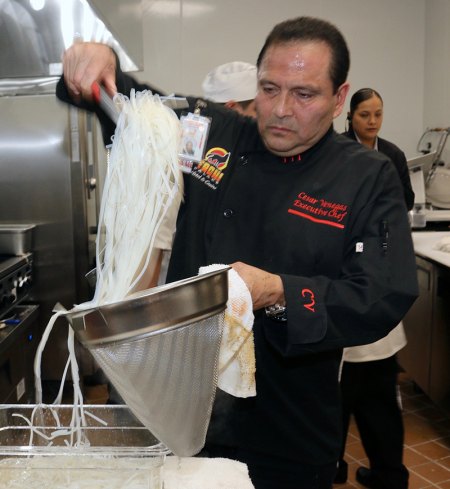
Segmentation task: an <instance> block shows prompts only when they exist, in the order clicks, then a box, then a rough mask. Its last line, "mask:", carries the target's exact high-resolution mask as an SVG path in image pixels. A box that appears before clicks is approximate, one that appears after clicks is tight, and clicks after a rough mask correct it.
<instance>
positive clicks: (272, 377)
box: [58, 72, 417, 465]
mask: <svg viewBox="0 0 450 489" xmlns="http://www.w3.org/2000/svg"><path fill="white" fill-rule="evenodd" d="M117 84H118V90H119V91H120V92H122V93H128V92H129V89H130V88H131V87H132V86H135V87H136V88H137V89H142V88H145V86H144V85H140V84H137V83H136V82H134V81H133V79H132V78H131V77H129V76H127V75H124V74H122V73H120V72H118V79H117ZM58 96H59V97H60V98H62V99H64V100H66V101H69V102H70V100H69V98H68V96H67V93H66V92H65V87H64V84H63V80H61V82H60V84H59V87H58ZM189 103H190V105H191V111H193V109H194V105H195V103H196V99H194V98H189ZM206 105H207V106H206V108H204V109H203V111H202V115H206V116H209V117H211V118H212V124H211V129H210V133H209V138H208V143H207V146H206V154H205V157H204V159H203V161H202V162H200V163H198V164H194V165H193V167H192V172H191V173H189V174H185V200H184V203H183V204H182V207H181V209H180V212H179V217H178V221H177V232H176V236H175V241H174V245H173V251H172V257H171V262H170V265H169V271H168V281H173V280H177V279H181V278H185V277H189V276H193V275H196V274H197V273H198V269H199V267H200V266H203V265H209V264H213V263H223V264H231V263H233V262H235V261H242V262H244V263H247V264H250V265H253V266H256V267H259V268H262V269H264V270H267V271H269V272H272V273H275V274H279V275H280V276H281V278H282V281H283V285H284V291H285V298H286V306H287V321H286V322H284V323H283V322H276V321H274V320H273V319H270V318H268V317H267V316H266V315H265V313H264V311H263V310H259V311H255V323H254V337H255V351H256V389H257V396H256V397H254V398H248V399H235V400H234V409H233V414H234V417H233V418H232V419H230V420H229V424H227V426H226V434H227V438H232V439H233V440H234V442H235V443H236V444H237V445H238V446H240V447H241V448H244V449H247V450H251V451H256V452H264V453H266V454H275V455H280V456H283V457H287V458H292V460H296V461H300V462H301V463H303V464H313V465H321V464H327V463H330V462H333V461H334V460H337V459H338V456H339V451H340V440H341V436H340V425H341V421H340V420H341V416H340V408H339V389H338V370H339V364H340V360H341V354H342V348H343V347H344V346H353V345H359V344H365V343H371V342H373V341H376V340H378V339H379V338H381V337H383V336H385V335H386V334H387V333H388V332H389V331H390V330H391V329H392V328H393V327H394V326H395V325H396V324H397V323H398V322H399V321H400V320H401V318H402V317H403V316H404V314H405V313H406V312H407V310H408V309H409V307H410V306H411V304H412V302H413V301H414V299H415V297H416V296H417V283H416V268H415V259H414V252H413V247H412V241H411V233H410V227H409V223H408V220H407V212H406V207H405V204H404V202H403V196H402V188H401V185H400V181H399V177H398V175H397V172H396V170H395V167H394V166H393V165H392V163H391V162H390V161H389V160H388V158H386V157H385V156H384V155H383V154H381V153H378V152H375V151H369V150H367V149H365V148H364V147H363V146H362V145H360V144H359V143H356V142H354V141H352V140H350V139H349V138H346V137H344V136H342V135H338V134H336V133H335V132H334V131H333V129H332V128H330V130H329V131H328V132H327V134H325V136H324V137H323V138H322V139H321V140H320V141H319V142H318V143H317V144H316V145H315V146H313V147H312V148H310V149H309V150H307V151H306V152H304V153H302V154H301V155H297V156H295V157H292V158H280V157H278V156H275V155H273V154H271V153H270V152H268V151H267V150H266V149H265V147H264V145H263V143H262V141H261V138H260V136H259V133H258V130H257V126H256V123H255V121H254V120H252V119H250V118H245V117H242V116H240V115H239V114H237V113H235V112H232V111H229V110H227V109H224V108H222V107H219V106H216V105H214V104H210V103H207V104H206ZM85 107H87V108H91V109H92V107H89V106H87V105H85ZM95 110H97V112H98V109H95ZM98 114H99V117H100V119H101V120H103V121H105V118H104V115H103V114H102V113H101V112H98ZM108 130H109V129H108V127H107V125H106V124H105V125H104V134H105V135H106V134H107V133H108ZM230 434H231V435H232V436H230Z"/></svg>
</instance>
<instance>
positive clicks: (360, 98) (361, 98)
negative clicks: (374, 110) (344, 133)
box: [347, 88, 383, 126]
mask: <svg viewBox="0 0 450 489" xmlns="http://www.w3.org/2000/svg"><path fill="white" fill-rule="evenodd" d="M374 95H375V97H378V98H379V99H380V100H381V103H383V99H382V98H381V95H380V94H379V93H378V92H377V91H376V90H374V89H373V88H360V89H359V90H357V91H356V92H355V93H354V94H353V95H352V98H351V99H350V110H349V112H348V113H347V121H348V123H349V125H350V126H351V125H352V119H353V115H354V113H355V110H356V109H357V108H358V105H359V104H360V103H361V102H365V101H366V100H369V98H372V97H373V96H374Z"/></svg>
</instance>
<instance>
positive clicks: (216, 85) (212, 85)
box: [202, 61, 256, 117]
mask: <svg viewBox="0 0 450 489" xmlns="http://www.w3.org/2000/svg"><path fill="white" fill-rule="evenodd" d="M202 88H203V96H204V98H205V99H208V100H211V101H212V102H217V103H220V104H223V105H225V107H228V108H229V109H232V110H236V111H237V112H240V113H241V114H244V115H248V116H251V117H255V116H256V112H255V102H254V98H255V95H256V66H255V65H252V64H250V63H245V62H244V61H231V62H230V63H225V64H223V65H220V66H217V68H214V69H213V70H212V71H210V72H209V73H208V74H207V75H206V77H205V79H204V80H203V83H202Z"/></svg>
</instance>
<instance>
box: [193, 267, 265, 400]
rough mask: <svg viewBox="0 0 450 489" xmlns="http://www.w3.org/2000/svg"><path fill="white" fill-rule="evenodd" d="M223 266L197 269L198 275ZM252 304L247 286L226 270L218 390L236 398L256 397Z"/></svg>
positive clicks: (233, 273)
mask: <svg viewBox="0 0 450 489" xmlns="http://www.w3.org/2000/svg"><path fill="white" fill-rule="evenodd" d="M225 266H226V265H216V264H215V265H209V266H205V267H200V269H199V274H203V273H208V272H214V271H216V270H220V269H222V268H224V267H225ZM253 321H254V315H253V303H252V297H251V295H250V291H249V290H248V288H247V285H246V284H245V282H244V281H243V280H242V278H241V277H240V276H239V274H238V273H237V272H236V270H233V269H232V268H231V269H230V270H228V302H227V308H226V310H225V324H224V330H223V334H222V342H221V345H220V353H219V368H218V382H217V385H218V387H219V388H220V389H222V390H223V391H224V392H227V393H228V394H231V395H232V396H235V397H252V396H256V382H255V371H256V362H255V345H254V341H253Z"/></svg>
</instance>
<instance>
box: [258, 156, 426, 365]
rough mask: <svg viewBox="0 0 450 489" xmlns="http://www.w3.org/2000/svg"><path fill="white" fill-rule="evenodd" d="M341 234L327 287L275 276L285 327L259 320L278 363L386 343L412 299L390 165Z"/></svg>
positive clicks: (411, 262)
mask: <svg viewBox="0 0 450 489" xmlns="http://www.w3.org/2000/svg"><path fill="white" fill-rule="evenodd" d="M383 170H384V171H381V172H380V174H379V175H378V177H377V182H376V185H374V190H373V191H372V192H371V196H372V198H371V199H370V201H369V202H367V203H364V204H362V205H361V206H360V210H359V211H358V212H356V213H355V215H354V216H353V217H352V219H351V222H350V223H349V228H348V229H347V233H348V236H347V239H346V246H345V249H344V251H343V253H344V256H343V257H342V267H341V270H340V273H339V276H337V277H336V278H335V279H333V278H329V277H326V276H314V277H301V276H300V277H299V276H292V275H287V274H286V275H281V278H282V281H283V285H284V291H285V298H286V306H287V307H286V312H287V321H286V322H285V323H280V322H278V323H276V322H275V321H274V320H272V319H270V318H268V317H266V316H265V315H264V314H261V317H262V321H263V324H264V333H265V335H266V337H267V339H268V340H269V341H270V342H271V343H272V344H273V346H275V348H277V349H278V350H279V351H280V352H281V353H282V354H283V355H287V356H291V355H297V354H301V353H305V352H313V351H326V350H331V349H336V348H342V347H348V346H355V345H362V344H368V343H372V342H374V341H377V340H379V339H380V338H382V337H384V336H386V335H387V334H388V333H389V331H390V330H391V329H393V328H394V327H395V326H396V325H397V324H398V323H399V321H400V320H401V319H402V318H403V316H404V315H405V314H406V312H407V311H408V309H409V308H410V307H411V305H412V304H413V302H414V300H415V299H416V297H417V295H418V286H417V274H416V264H415V256H414V249H413V245H412V238H411V230H410V226H409V222H408V219H407V212H406V208H405V205H404V202H403V201H402V195H401V193H400V192H399V182H398V179H397V178H395V174H393V172H395V169H394V167H393V165H387V166H386V165H385V166H384V167H383Z"/></svg>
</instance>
